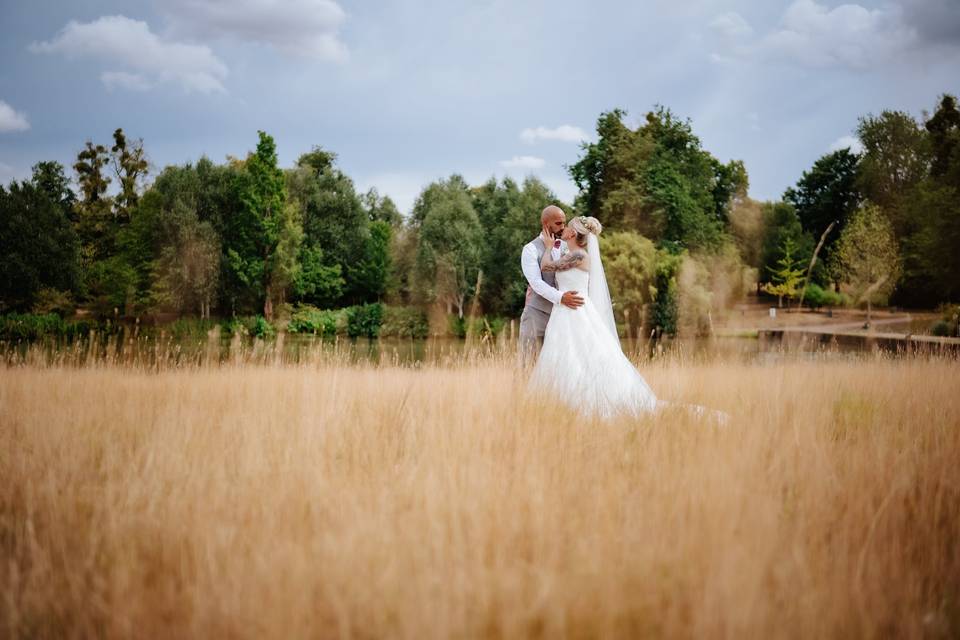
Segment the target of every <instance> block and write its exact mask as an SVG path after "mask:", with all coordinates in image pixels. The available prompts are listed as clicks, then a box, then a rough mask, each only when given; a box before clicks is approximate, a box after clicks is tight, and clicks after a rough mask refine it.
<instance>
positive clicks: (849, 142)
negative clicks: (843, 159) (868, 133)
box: [830, 136, 863, 153]
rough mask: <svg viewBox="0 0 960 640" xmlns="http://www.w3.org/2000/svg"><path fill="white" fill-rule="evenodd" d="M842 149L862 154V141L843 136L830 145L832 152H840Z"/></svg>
mask: <svg viewBox="0 0 960 640" xmlns="http://www.w3.org/2000/svg"><path fill="white" fill-rule="evenodd" d="M840 149H850V151H852V152H853V153H862V152H863V145H862V144H861V143H860V140H858V139H857V138H854V137H853V136H841V137H839V138H837V139H836V140H834V141H833V144H831V145H830V151H831V152H833V151H840Z"/></svg>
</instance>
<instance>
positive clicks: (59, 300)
mask: <svg viewBox="0 0 960 640" xmlns="http://www.w3.org/2000/svg"><path fill="white" fill-rule="evenodd" d="M76 307H77V305H75V304H74V303H73V296H71V295H70V292H69V291H59V290H57V289H51V288H49V287H44V288H42V289H40V291H39V292H37V299H36V301H35V302H34V303H33V313H35V314H37V315H47V314H50V313H55V314H57V315H58V316H60V317H61V318H65V317H66V316H69V315H72V314H73V311H74V309H76Z"/></svg>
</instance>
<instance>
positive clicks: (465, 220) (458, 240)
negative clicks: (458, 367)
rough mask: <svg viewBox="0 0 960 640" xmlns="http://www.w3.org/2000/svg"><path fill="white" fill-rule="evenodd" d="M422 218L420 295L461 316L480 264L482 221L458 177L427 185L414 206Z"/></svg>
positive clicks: (418, 259) (419, 266)
mask: <svg viewBox="0 0 960 640" xmlns="http://www.w3.org/2000/svg"><path fill="white" fill-rule="evenodd" d="M414 212H415V215H414V219H415V220H416V219H418V218H419V219H420V220H422V222H421V223H420V225H419V245H418V247H417V272H418V283H419V286H420V290H421V295H422V296H423V298H424V299H425V300H426V301H428V302H432V301H438V302H440V303H441V304H443V305H444V306H445V307H446V309H447V312H448V313H452V312H453V310H454V309H455V310H456V312H457V315H458V317H460V318H462V317H463V314H464V309H465V307H466V303H467V299H468V297H469V296H470V295H472V293H473V287H474V283H475V282H476V279H477V272H478V270H479V266H480V238H481V237H480V221H479V219H478V218H477V212H476V211H475V210H474V208H473V203H472V202H471V198H470V194H469V193H468V191H467V188H466V183H465V182H464V181H463V179H462V178H460V177H459V176H452V177H451V178H450V179H449V180H447V181H441V182H440V183H434V184H432V185H429V186H428V187H427V188H426V189H425V190H424V191H423V193H421V195H420V197H419V198H418V199H417V203H416V204H415V205H414Z"/></svg>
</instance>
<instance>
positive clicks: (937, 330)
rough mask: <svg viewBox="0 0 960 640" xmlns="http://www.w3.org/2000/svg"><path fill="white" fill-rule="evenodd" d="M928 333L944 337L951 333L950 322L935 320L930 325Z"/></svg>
mask: <svg viewBox="0 0 960 640" xmlns="http://www.w3.org/2000/svg"><path fill="white" fill-rule="evenodd" d="M930 333H931V334H933V335H935V336H937V337H939V338H946V337H948V336H950V335H951V331H950V323H949V322H947V321H946V320H937V321H936V322H934V323H933V326H932V327H930Z"/></svg>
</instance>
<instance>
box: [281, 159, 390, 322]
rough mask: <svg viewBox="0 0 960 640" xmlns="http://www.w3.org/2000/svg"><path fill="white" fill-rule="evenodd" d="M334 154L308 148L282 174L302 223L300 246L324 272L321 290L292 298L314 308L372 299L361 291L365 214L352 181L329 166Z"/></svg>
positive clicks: (367, 222)
mask: <svg viewBox="0 0 960 640" xmlns="http://www.w3.org/2000/svg"><path fill="white" fill-rule="evenodd" d="M335 160H336V154H334V153H331V152H328V151H325V150H323V149H322V148H320V147H314V149H313V150H312V151H310V152H309V153H305V154H303V155H301V156H300V158H299V159H298V160H297V164H296V167H295V168H294V169H291V170H288V171H287V172H286V184H287V191H288V193H289V194H290V197H291V198H292V200H293V201H294V202H296V203H297V206H298V207H299V209H300V215H301V220H302V224H303V233H304V235H303V246H304V248H306V249H307V250H309V251H311V252H312V256H313V257H314V258H319V260H320V262H319V265H322V266H324V267H327V269H325V270H319V269H315V270H314V273H315V274H318V275H322V276H323V277H322V278H321V280H319V281H317V282H320V283H323V285H324V286H317V288H316V289H315V293H314V294H304V295H302V296H297V299H299V300H302V301H304V302H310V303H313V304H317V305H322V306H326V305H329V304H336V305H338V306H343V305H346V304H355V303H358V302H364V301H369V300H371V299H373V300H375V299H377V296H376V295H373V296H371V295H370V293H369V292H368V291H366V290H365V289H364V284H363V282H365V281H367V280H365V279H366V278H368V277H369V272H368V271H366V270H365V267H366V266H367V261H366V257H367V250H368V238H369V225H370V220H369V217H368V215H369V213H368V211H366V210H365V209H364V206H363V204H362V202H361V200H360V198H359V197H358V196H357V194H356V192H355V190H354V186H353V181H352V180H350V178H348V177H347V176H346V175H344V174H343V173H342V172H341V171H340V170H339V169H338V168H337V167H336V165H335V163H334V162H335ZM336 267H339V277H340V278H342V283H341V284H340V285H339V287H340V293H339V294H337V296H336V298H334V297H333V296H334V294H335V293H336V285H335V284H334V283H335V280H336V277H337V276H336V275H335V271H334V270H333V269H334V268H336Z"/></svg>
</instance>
